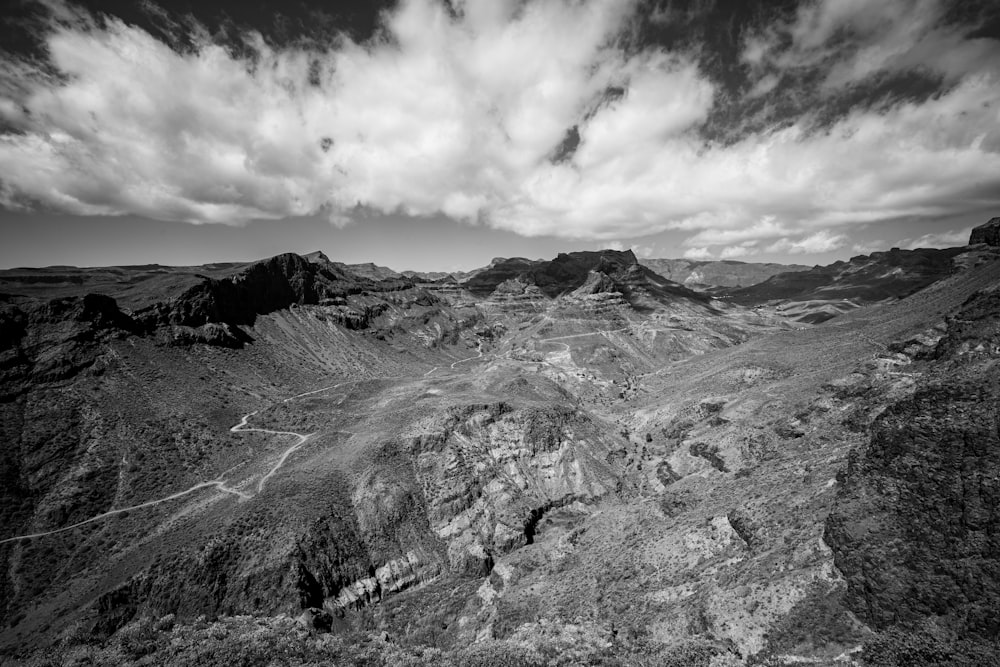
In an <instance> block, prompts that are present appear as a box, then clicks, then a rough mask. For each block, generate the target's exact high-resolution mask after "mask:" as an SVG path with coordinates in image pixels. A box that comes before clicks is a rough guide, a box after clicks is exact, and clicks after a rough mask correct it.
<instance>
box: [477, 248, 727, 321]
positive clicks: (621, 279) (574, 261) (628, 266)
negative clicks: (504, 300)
mask: <svg viewBox="0 0 1000 667" xmlns="http://www.w3.org/2000/svg"><path fill="white" fill-rule="evenodd" d="M513 282H516V283H517V284H520V285H525V286H532V287H534V288H535V289H537V290H538V291H539V292H541V293H542V294H544V295H545V296H547V297H549V298H556V297H560V296H569V297H571V298H580V297H582V296H587V295H593V294H611V293H620V294H621V295H622V296H623V297H624V299H625V301H626V302H627V303H628V304H629V305H631V306H632V307H633V308H636V309H639V310H646V309H652V308H656V307H657V306H658V305H662V304H669V303H674V302H678V301H681V302H687V303H696V304H699V305H706V304H708V303H709V301H710V300H709V298H708V297H706V296H705V295H702V294H699V293H697V292H694V291H692V290H690V289H688V288H686V287H683V286H682V285H678V284H677V283H674V282H672V281H670V280H667V279H666V278H664V277H663V276H660V275H657V274H656V273H654V272H653V271H651V270H649V269H648V268H646V267H644V266H642V265H640V264H639V262H638V261H637V260H636V257H635V255H634V254H633V253H632V251H631V250H626V251H618V250H600V251H595V252H570V253H560V254H559V255H558V256H556V258H555V259H552V260H550V261H532V260H526V259H523V258H514V259H508V260H504V261H502V262H498V263H496V264H495V265H493V266H491V267H490V268H487V269H485V270H483V271H481V272H480V273H478V274H477V275H475V276H474V277H472V278H470V279H469V280H468V281H467V282H466V283H465V286H466V288H467V289H468V290H469V291H470V292H472V293H473V294H476V295H477V296H486V295H488V294H494V293H496V290H497V289H498V288H501V287H502V286H504V285H510V284H512V283H513Z"/></svg>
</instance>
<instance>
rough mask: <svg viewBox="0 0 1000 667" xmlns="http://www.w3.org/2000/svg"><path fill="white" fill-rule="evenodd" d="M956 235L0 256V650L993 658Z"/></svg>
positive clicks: (987, 348) (984, 305)
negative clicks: (765, 242)
mask: <svg viewBox="0 0 1000 667" xmlns="http://www.w3.org/2000/svg"><path fill="white" fill-rule="evenodd" d="M991 224H992V223H987V225H984V226H983V229H979V230H976V231H974V232H973V236H972V239H970V243H971V245H968V246H964V247H960V248H951V249H944V250H929V249H921V250H912V251H909V250H898V249H893V250H891V251H886V252H882V253H873V254H872V255H868V256H859V257H855V258H852V259H851V260H849V261H846V262H838V263H836V264H833V265H831V266H828V267H813V268H809V267H804V266H789V267H781V266H779V265H767V266H762V267H753V266H752V265H745V266H746V267H750V268H740V267H738V266H735V265H736V264H738V263H731V264H732V265H730V266H726V265H723V264H725V263H715V264H720V265H722V266H708V265H706V266H693V265H691V264H683V263H682V260H639V259H637V258H636V256H635V255H634V254H633V253H631V252H630V251H614V250H605V251H597V252H574V253H564V254H560V255H558V256H557V257H555V258H552V259H550V260H528V259H524V258H510V259H504V258H498V259H497V260H494V262H492V263H491V264H490V265H489V266H487V267H483V268H481V269H478V270H475V271H471V272H467V273H466V274H461V275H455V274H444V273H442V274H418V273H414V272H407V271H401V272H397V271H394V270H392V269H387V268H385V267H378V266H375V265H351V264H344V263H339V262H333V261H331V260H330V259H329V258H328V257H327V255H326V254H324V253H322V252H315V253H311V254H309V255H306V256H300V255H296V254H291V253H288V254H283V255H279V256H277V257H273V258H270V259H265V260H262V261H258V262H251V263H247V264H213V265H207V266H201V267H160V266H134V267H110V268H103V269H78V268H74V267H49V268H44V269H11V270H7V271H0V428H2V434H0V436H2V437H0V471H2V472H0V475H2V484H0V526H2V528H0V559H2V561H3V563H4V569H3V572H2V574H0V628H2V629H0V655H2V656H4V660H5V661H7V662H10V663H11V664H20V663H23V664H151V665H152V664H218V663H221V662H226V663H227V664H247V665H250V664H270V663H273V664H372V665H375V664H386V665H389V664H411V665H420V664H428V665H430V664H455V665H471V664H475V665H499V664H516V665H536V664H537V665H542V664H606V665H632V664H669V665H689V664H690V665H717V666H721V665H741V664H756V665H785V664H817V665H824V664H828V665H843V664H872V665H874V664H879V665H882V664H885V665H888V664H899V665H911V664H912V665H923V664H927V665H930V664H1000V657H998V656H1000V649H998V646H997V640H998V637H1000V626H998V625H997V622H996V615H995V610H996V609H997V608H1000V588H998V587H997V586H996V582H997V581H998V580H1000V578H998V574H1000V569H998V568H1000V555H998V554H1000V545H998V544H997V537H996V536H997V535H998V534H1000V532H998V529H1000V481H998V474H997V470H998V467H997V466H998V461H997V456H998V452H1000V441H998V433H1000V412H998V398H1000V388H998V386H997V382H996V379H995V378H996V364H997V360H998V358H1000V334H998V331H1000V319H998V318H1000V291H998V290H1000V246H998V244H997V242H996V236H995V234H994V233H993V232H992V231H991V230H993V227H995V225H993V226H990V225H991ZM658 266H659V267H660V270H661V271H662V272H663V273H660V272H658V271H657V267H658ZM692 276H693V277H692ZM712 281H714V282H712ZM46 660H48V661H49V662H45V661H46Z"/></svg>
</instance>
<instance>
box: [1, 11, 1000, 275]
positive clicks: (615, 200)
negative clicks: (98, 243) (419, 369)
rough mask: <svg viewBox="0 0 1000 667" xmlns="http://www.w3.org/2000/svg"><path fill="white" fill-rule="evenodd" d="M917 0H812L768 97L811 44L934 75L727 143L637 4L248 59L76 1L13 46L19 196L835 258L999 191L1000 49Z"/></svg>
mask: <svg viewBox="0 0 1000 667" xmlns="http://www.w3.org/2000/svg"><path fill="white" fill-rule="evenodd" d="M901 1H902V0H898V1H897V0H893V1H891V2H888V1H887V2H886V3H866V2H855V1H853V0H852V1H850V2H832V0H824V1H822V2H818V3H810V4H808V5H804V6H803V7H804V8H803V9H802V10H800V12H799V14H798V15H796V17H795V19H794V20H793V21H792V23H790V24H788V25H782V26H777V27H774V28H773V29H772V30H770V31H764V32H762V33H761V34H759V35H756V36H754V37H753V38H751V39H750V40H749V41H748V42H747V45H746V50H745V52H744V60H745V61H746V62H747V63H748V64H749V65H750V66H752V67H753V68H755V71H757V73H758V76H759V79H758V82H757V85H756V86H755V87H754V88H753V90H752V91H751V94H754V95H763V94H767V92H768V91H769V90H771V89H772V88H773V87H774V86H775V85H777V84H776V82H777V80H778V79H780V77H781V76H782V75H783V72H784V71H785V70H787V69H789V68H791V67H793V66H795V63H796V62H809V63H812V64H813V65H816V66H820V65H823V66H824V67H826V70H825V71H826V72H827V74H826V76H827V80H828V81H829V82H830V83H829V85H846V84H847V83H848V82H851V81H856V80H858V79H859V77H865V76H869V75H870V74H871V73H872V72H876V71H884V70H886V69H887V68H894V69H897V70H898V69H905V68H907V67H913V66H922V65H923V64H925V63H927V62H930V61H931V60H933V59H932V58H931V56H932V55H933V52H935V50H940V49H947V54H945V55H946V57H945V58H944V59H943V61H941V62H938V61H935V62H937V64H935V65H934V67H937V68H938V70H940V71H941V72H944V73H945V74H947V78H948V81H949V83H948V86H947V87H946V88H944V89H942V91H941V92H940V94H938V95H936V96H933V97H931V98H929V99H926V100H921V101H916V100H910V101H905V102H900V103H898V104H895V105H893V106H891V107H890V108H879V109H877V110H873V109H869V108H857V109H855V110H853V111H850V112H849V113H846V114H844V115H843V116H842V117H840V118H839V119H838V120H836V122H833V123H831V124H830V125H829V126H827V127H824V128H823V129H822V130H817V129H816V127H815V125H814V123H812V122H811V119H809V118H802V119H799V120H798V121H795V122H790V123H786V124H783V125H782V126H781V127H775V128H767V129H764V130H760V131H755V132H753V133H750V134H747V135H745V136H742V137H740V138H739V139H738V140H737V141H733V142H727V143H725V144H721V143H714V142H711V141H709V140H707V139H705V138H704V137H703V136H702V134H701V132H700V128H701V127H702V125H703V124H704V123H705V122H706V120H707V119H708V118H709V115H710V113H711V111H712V109H713V108H714V105H715V104H716V102H717V100H718V99H720V95H721V93H720V89H719V86H718V85H717V83H716V82H715V81H713V79H712V77H711V75H710V73H708V72H706V71H705V70H704V69H703V68H702V67H701V66H700V65H699V62H698V60H697V59H696V55H695V54H692V53H685V52H669V51H667V50H665V49H663V48H662V47H658V46H655V45H649V46H646V47H645V48H639V49H630V50H627V51H626V50H625V49H623V48H622V47H620V46H619V40H618V37H619V36H620V35H621V34H622V32H623V31H624V30H626V29H627V28H628V25H629V21H630V19H631V18H632V13H633V12H634V9H635V7H634V4H633V3H631V2H621V1H620V0H594V1H593V2H587V3H580V2H575V1H573V0H549V1H547V2H540V1H535V2H527V3H521V2H517V1H515V0H509V1H504V2H500V1H496V0H461V1H458V0H456V1H455V2H454V3H453V5H452V6H451V7H446V6H445V5H444V4H442V2H440V1H439V0H404V1H403V2H401V3H400V4H399V6H398V7H396V8H395V9H393V10H392V11H389V12H387V13H385V14H384V19H383V22H384V25H383V29H382V32H381V33H380V35H379V36H378V37H377V38H376V39H375V40H374V41H372V42H367V43H363V44H359V43H355V42H352V41H351V40H349V39H347V38H341V39H339V40H338V41H337V42H335V43H333V45H331V46H330V47H329V48H326V49H318V48H310V47H304V46H301V45H299V46H289V47H283V48H278V47H274V46H271V45H269V44H267V43H265V41H264V40H263V39H262V38H261V37H260V36H258V35H253V34H250V35H246V36H245V39H246V40H247V44H248V46H249V47H250V48H249V49H248V50H249V51H250V52H252V53H251V55H249V56H239V55H236V54H235V53H234V52H233V50H231V49H227V48H224V47H222V46H220V45H218V44H215V43H213V42H212V41H211V40H210V39H209V38H208V37H206V36H204V35H202V36H200V37H199V36H198V34H196V35H195V36H194V37H193V39H194V41H195V44H194V47H193V48H192V49H189V50H185V51H184V52H178V51H175V50H173V49H171V48H170V47H169V46H168V45H166V44H164V43H162V42H160V41H158V40H157V39H155V38H153V37H152V36H151V35H150V34H148V33H146V32H144V31H143V30H141V29H139V28H137V27H134V26H130V25H126V24H125V23H122V22H120V21H117V20H114V19H111V20H108V21H106V22H105V23H103V24H100V25H98V24H96V23H95V22H93V21H91V20H89V18H88V17H87V15H86V14H83V13H80V12H73V11H70V10H69V9H66V6H65V5H56V6H57V7H62V8H63V10H64V11H63V15H62V16H60V17H59V20H58V21H53V23H52V24H51V26H50V27H49V29H48V32H47V33H46V34H45V35H44V40H45V44H46V46H47V49H48V57H49V62H48V63H47V64H46V66H35V65H32V64H31V63H28V62H24V61H15V60H8V61H6V62H2V63H0V120H2V125H0V126H4V127H8V128H11V131H8V132H6V133H4V134H2V135H0V198H2V201H3V202H5V203H6V204H7V205H8V206H13V205H36V204H41V205H43V206H46V207H51V208H55V209H57V210H61V211H66V212H70V213H76V214H84V215H89V214H123V213H133V214H139V215H143V216H147V217H151V218H157V219H164V220H179V221H187V222H195V223H227V224H238V223H241V222H243V221H245V220H247V219H250V218H282V217H287V216H293V215H304V214H311V213H315V212H317V211H325V212H327V214H328V215H329V216H330V217H331V219H333V220H335V221H345V220H351V219H355V218H357V216H356V215H355V213H354V212H355V211H356V210H357V209H358V208H359V207H360V208H362V209H369V210H375V211H382V212H403V213H405V214H408V215H412V216H429V215H435V214H439V213H443V214H445V215H447V216H450V217H452V218H454V219H457V220H463V221H468V222H470V223H475V224H488V225H490V226H493V227H495V228H500V229H506V230H510V231H513V232H516V233H518V234H522V235H526V236H537V235H555V236H561V237H566V238H575V239H590V240H603V241H609V240H616V239H622V238H634V237H640V236H645V235H650V234H655V233H658V232H662V231H665V230H682V231H684V232H687V233H689V238H688V239H687V241H686V245H688V246H690V247H689V249H688V251H687V252H686V253H685V256H698V257H699V258H703V257H709V256H712V255H713V253H712V252H711V251H710V249H709V248H710V247H711V246H713V245H718V246H725V247H726V248H725V249H724V250H722V251H721V252H722V253H729V255H730V256H736V255H733V253H738V252H742V253H744V254H751V252H752V251H751V250H750V248H751V247H752V246H749V245H743V244H744V243H745V242H747V241H767V242H771V245H770V246H769V247H768V251H771V252H777V251H787V252H800V253H810V252H826V251H829V250H831V249H835V248H839V247H842V246H844V245H845V244H846V237H845V233H846V230H847V229H849V227H850V225H852V224H857V223H873V222H878V221H882V220H889V219H899V218H901V217H904V216H909V217H913V218H934V217H936V216H943V215H957V214H963V213H970V212H972V211H975V212H979V211H985V210H989V209H990V208H991V207H992V208H996V207H1000V129H998V128H1000V63H998V61H997V59H996V58H994V57H993V54H994V50H993V49H995V46H996V45H995V43H994V42H990V41H988V40H970V39H966V38H964V37H963V33H961V32H959V31H958V30H957V29H955V30H952V29H945V28H937V27H936V26H937V25H938V23H937V21H938V19H939V18H940V14H941V11H942V10H941V7H943V5H942V4H941V3H938V2H933V1H932V0H921V5H920V6H921V8H922V9H921V11H920V12H903V11H899V7H900V6H901V5H900V2H901ZM925 5H926V7H925ZM663 20H669V17H666V18H664V19H663ZM845 26H846V27H847V28H850V29H851V30H852V31H853V33H852V34H856V35H857V39H856V40H855V42H853V44H854V46H853V48H851V49H848V50H847V51H846V53H847V55H845V56H843V57H841V56H837V55H836V49H835V47H834V46H833V45H832V44H833V43H834V42H836V40H835V39H834V37H836V36H837V35H839V34H842V32H843V30H844V29H845ZM886 35H888V36H890V37H891V39H890V40H889V41H888V42H885V45H884V47H883V48H882V50H881V51H880V50H879V46H878V44H879V40H880V39H882V38H883V37H886ZM928 40H929V43H930V46H927V44H926V43H927V42H928ZM836 48H840V47H839V46H838V47H836ZM944 61H947V62H944ZM958 118H961V119H962V120H961V122H956V119H958ZM567 136H574V137H575V145H574V146H572V147H571V148H570V149H567V150H561V147H563V146H564V145H565V140H566V138H567ZM555 154H559V155H560V158H559V159H553V156H554V155H555ZM741 249H742V250H741Z"/></svg>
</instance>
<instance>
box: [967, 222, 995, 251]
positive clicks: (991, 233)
mask: <svg viewBox="0 0 1000 667" xmlns="http://www.w3.org/2000/svg"><path fill="white" fill-rule="evenodd" d="M977 243H985V244H986V245H991V246H1000V218H990V220H989V221H988V222H986V223H984V224H982V225H979V226H978V227H974V228H973V229H972V234H971V235H970V236H969V245H975V244H977Z"/></svg>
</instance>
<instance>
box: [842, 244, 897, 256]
mask: <svg viewBox="0 0 1000 667" xmlns="http://www.w3.org/2000/svg"><path fill="white" fill-rule="evenodd" d="M888 247H889V246H887V245H886V243H885V241H870V242H868V243H855V244H854V245H852V246H851V251H852V252H856V253H858V254H859V255H870V254H872V253H873V252H876V251H878V250H885V249H886V248H888Z"/></svg>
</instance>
